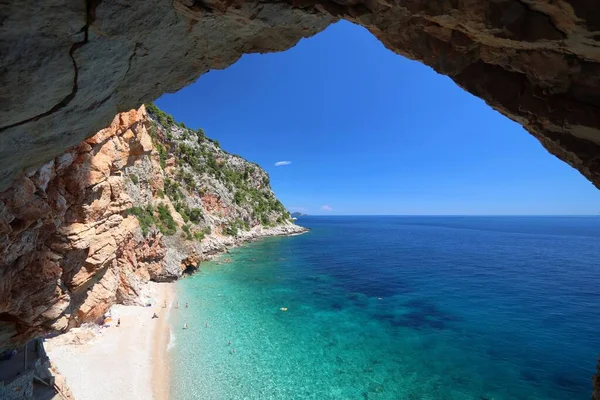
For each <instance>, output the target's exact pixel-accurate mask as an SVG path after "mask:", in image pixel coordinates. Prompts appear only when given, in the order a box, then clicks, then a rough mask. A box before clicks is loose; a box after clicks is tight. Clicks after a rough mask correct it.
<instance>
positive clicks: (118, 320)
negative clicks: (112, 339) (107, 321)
mask: <svg viewBox="0 0 600 400" xmlns="http://www.w3.org/2000/svg"><path fill="white" fill-rule="evenodd" d="M119 326H121V318H119V319H117V328H118V327H119Z"/></svg>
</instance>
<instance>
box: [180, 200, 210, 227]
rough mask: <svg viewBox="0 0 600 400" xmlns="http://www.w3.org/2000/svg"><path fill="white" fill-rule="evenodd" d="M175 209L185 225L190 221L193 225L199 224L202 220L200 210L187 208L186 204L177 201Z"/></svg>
mask: <svg viewBox="0 0 600 400" xmlns="http://www.w3.org/2000/svg"><path fill="white" fill-rule="evenodd" d="M175 209H176V210H177V212H178V213H179V214H180V215H181V218H183V220H184V221H185V222H186V223H187V222H190V221H191V222H192V223H194V224H199V223H200V222H201V221H202V220H203V219H204V213H203V212H202V209H200V208H189V207H188V206H187V205H186V204H183V203H181V202H179V201H178V202H177V203H175Z"/></svg>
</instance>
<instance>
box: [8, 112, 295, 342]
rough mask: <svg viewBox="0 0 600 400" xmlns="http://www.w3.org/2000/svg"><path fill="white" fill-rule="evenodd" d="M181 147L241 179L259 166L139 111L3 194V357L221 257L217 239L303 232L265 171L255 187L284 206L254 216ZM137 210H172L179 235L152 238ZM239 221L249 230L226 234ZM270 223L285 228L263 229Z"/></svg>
mask: <svg viewBox="0 0 600 400" xmlns="http://www.w3.org/2000/svg"><path fill="white" fill-rule="evenodd" d="M148 129H151V130H152V131H153V132H154V134H155V135H156V138H155V139H154V142H153V139H152V137H151V135H150V133H149V132H148ZM192 135H193V140H191V139H192ZM166 136H172V139H171V140H169V139H166V138H165V137H166ZM184 136H185V137H188V139H185V138H184ZM176 144H186V145H187V146H189V148H190V149H193V151H192V153H195V152H196V151H198V152H200V151H204V152H205V155H206V156H207V157H209V155H208V153H206V152H207V151H208V152H209V153H210V154H211V155H210V157H216V158H218V159H219V163H220V164H219V165H221V166H222V168H227V169H226V170H225V169H223V171H229V173H238V174H241V173H242V172H243V171H246V168H248V166H250V165H251V164H250V163H248V162H247V161H245V160H243V159H241V158H239V157H237V156H233V155H229V154H227V153H225V152H224V151H222V150H220V149H218V148H217V147H216V146H215V145H214V144H212V142H210V141H209V140H208V139H205V140H204V141H202V140H200V139H199V138H197V137H196V133H195V132H192V131H190V130H187V129H183V128H180V127H176V126H175V125H173V126H171V127H165V126H163V125H161V124H160V123H159V122H158V121H156V120H154V119H152V118H151V117H149V116H148V114H147V113H146V111H145V108H144V107H141V108H140V109H139V110H131V111H129V112H126V113H122V114H119V115H117V116H116V117H115V118H114V120H113V122H112V123H111V124H110V125H109V126H108V127H107V128H105V129H102V130H100V131H99V132H98V134H97V135H95V136H93V137H91V138H89V139H87V140H86V141H84V142H83V143H81V144H80V145H78V146H75V147H73V148H72V149H69V150H67V152H65V153H64V154H62V155H60V156H58V157H57V158H56V159H54V160H51V161H50V162H48V163H46V164H44V165H42V166H41V167H40V168H39V169H38V170H33V171H30V173H29V174H28V175H29V176H28V177H23V178H20V179H19V180H18V181H16V182H15V183H14V185H12V186H11V187H10V188H9V189H8V190H6V191H5V192H3V193H0V256H1V258H0V349H2V348H6V347H15V346H18V345H21V344H24V343H25V342H26V341H28V340H29V339H30V338H32V337H35V336H37V335H40V334H43V333H46V332H56V331H59V332H62V331H65V330H67V329H69V328H71V327H74V326H79V325H81V324H82V323H86V322H93V321H97V320H98V319H100V318H101V317H102V316H103V314H104V313H106V312H107V311H108V309H109V308H110V306H112V305H113V304H114V303H122V304H141V303H142V302H144V301H145V299H146V296H145V295H144V292H145V284H146V282H148V280H154V281H172V280H175V279H177V278H179V277H180V276H181V275H182V273H183V272H184V271H185V270H186V268H188V267H192V269H193V268H195V267H196V265H197V264H198V263H199V262H200V261H202V260H204V259H205V258H206V257H207V255H208V254H209V253H210V254H214V252H215V251H214V248H215V246H217V245H216V244H215V243H218V248H219V249H220V250H221V251H222V250H223V249H225V248H226V247H227V246H233V245H236V244H239V243H241V242H242V241H244V240H250V239H254V238H256V237H259V236H265V235H269V234H287V233H291V232H298V231H301V230H302V228H300V227H298V226H296V225H293V224H291V223H290V222H289V221H288V219H287V218H288V215H287V212H286V211H285V210H284V209H283V208H282V207H280V203H279V202H277V201H276V199H275V197H274V195H273V193H272V192H271V190H270V188H269V186H268V177H267V175H266V173H265V172H264V171H262V170H261V169H260V168H258V167H257V166H252V173H248V174H247V183H246V184H247V185H249V187H250V188H252V190H254V192H253V193H255V196H259V199H263V198H264V200H265V201H266V202H268V203H269V204H275V205H277V207H278V208H277V210H270V211H269V210H263V211H262V214H260V215H258V214H257V215H253V211H252V207H253V204H251V203H250V202H248V203H247V204H243V205H240V204H236V202H235V200H234V197H235V196H234V193H233V192H234V191H235V189H236V188H235V187H234V186H232V184H231V182H226V181H223V180H222V179H224V178H223V176H222V175H221V173H217V171H214V170H213V172H214V175H210V174H204V173H200V172H198V171H199V168H200V169H201V168H204V164H203V163H205V160H202V161H201V160H200V159H197V160H196V162H197V163H196V164H194V165H195V168H196V169H197V170H193V169H192V168H191V167H190V166H189V165H188V164H186V163H182V162H181V161H179V160H178V159H179V158H181V157H172V156H173V155H174V154H175V153H176V152H178V151H179V150H180V148H179V147H178V146H177V145H176ZM202 146H204V147H202ZM159 149H160V150H161V151H164V152H166V153H168V154H169V155H170V157H171V158H172V159H173V160H174V161H173V162H172V163H171V167H166V166H165V169H163V168H162V167H161V158H160V155H159V151H158V150H159ZM211 159H212V158H211ZM182 174H183V175H182ZM184 175H185V176H184ZM167 180H168V181H169V182H170V184H171V185H172V187H175V185H178V187H179V188H178V189H177V196H178V197H177V199H176V202H175V205H176V206H177V207H178V208H180V209H181V207H182V206H185V207H188V208H191V209H194V210H195V211H194V212H195V213H196V215H195V221H196V222H195V223H194V224H192V223H189V224H186V221H185V218H184V217H183V216H182V215H180V213H179V212H177V210H176V207H175V206H174V204H173V201H172V199H171V198H170V197H169V194H168V193H167V194H165V193H164V192H165V189H166V188H165V181H167ZM192 181H193V182H194V185H195V186H194V188H192V187H191V186H189V185H190V183H191V182H192ZM185 182H187V185H188V186H189V187H186V186H185ZM200 187H201V188H202V190H203V195H201V194H200V193H198V192H197V190H196V188H200ZM261 201H262V200H261ZM134 204H135V205H136V206H138V207H139V206H141V207H146V206H149V205H151V206H152V207H156V206H158V205H162V206H164V207H165V209H166V210H168V214H170V215H171V217H172V218H173V221H174V224H175V230H173V231H172V232H171V231H170V232H168V234H167V235H165V234H162V233H160V232H158V230H157V227H156V226H153V227H152V228H151V229H150V231H149V232H148V233H147V235H146V236H144V235H143V232H142V229H141V228H140V223H139V222H138V218H137V217H134V216H133V215H128V213H127V211H128V210H129V209H131V208H132V207H133V205H134ZM181 210H184V209H181ZM186 210H187V208H186ZM182 212H183V211H182ZM155 213H156V212H155ZM158 214H159V213H156V215H154V216H153V217H152V218H154V219H157V218H158V217H159V215H158ZM184 215H185V214H184ZM200 216H201V218H200ZM283 217H285V218H283ZM186 218H188V217H187V216H186ZM242 218H244V221H246V222H245V223H246V224H248V226H249V227H250V225H251V226H252V227H253V229H252V230H251V231H249V232H246V231H243V230H242V229H240V232H239V234H238V237H233V236H227V235H223V234H222V233H223V232H222V230H223V229H224V227H227V226H229V225H230V224H232V223H237V222H239V221H242ZM282 218H283V219H282ZM158 219H159V218H158ZM259 219H260V220H259ZM262 219H265V220H268V221H269V222H273V223H275V222H276V221H277V220H279V221H280V222H281V223H282V226H281V227H279V226H276V227H273V228H269V229H267V230H262V229H263V228H262V227H260V223H261V220H262ZM184 225H185V229H186V231H185V230H184V229H183V227H184ZM207 229H208V230H210V231H211V232H212V233H211V234H208V238H207V239H206V240H204V242H205V243H207V244H206V246H205V245H204V243H202V242H201V241H200V240H199V239H200V237H199V236H197V235H198V234H199V233H201V232H202V231H204V230H207ZM194 235H195V236H194ZM203 235H204V234H203Z"/></svg>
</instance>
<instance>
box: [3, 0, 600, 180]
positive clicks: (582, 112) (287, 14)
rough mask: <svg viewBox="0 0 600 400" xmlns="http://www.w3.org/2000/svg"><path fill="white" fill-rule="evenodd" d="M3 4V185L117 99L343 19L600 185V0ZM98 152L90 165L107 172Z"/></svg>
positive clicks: (120, 104) (135, 101)
mask: <svg viewBox="0 0 600 400" xmlns="http://www.w3.org/2000/svg"><path fill="white" fill-rule="evenodd" d="M0 15H2V16H3V20H2V24H1V26H0V46H1V47H2V50H3V51H2V55H1V57H2V65H3V66H5V68H2V69H1V70H0V82H1V85H2V88H3V89H4V90H3V91H2V93H0V105H1V107H0V121H2V122H1V126H0V191H2V190H6V189H7V188H8V186H9V185H10V184H11V182H12V181H13V180H14V179H17V178H22V177H24V176H26V175H27V174H28V173H30V171H32V169H33V170H37V169H38V168H39V167H40V166H41V165H43V164H45V163H47V162H49V161H50V160H52V159H54V158H55V157H57V156H59V155H60V154H61V153H63V152H64V151H65V150H66V149H67V148H69V147H71V146H75V145H78V144H79V143H80V142H81V141H82V140H83V139H85V138H86V137H89V136H91V135H92V134H94V133H95V132H97V131H98V130H99V129H101V128H103V127H104V126H106V125H107V124H108V123H109V122H110V120H111V118H113V116H114V115H115V114H116V113H117V112H121V111H126V110H129V109H132V108H136V107H138V106H139V105H140V104H142V103H143V102H147V101H150V100H153V99H154V98H156V97H158V96H159V95H161V94H162V93H165V92H171V91H174V90H177V89H179V88H181V87H183V86H185V85H186V84H189V83H190V82H193V81H194V80H195V79H196V78H198V76H200V75H201V74H203V73H205V72H207V71H208V70H209V69H219V68H225V67H227V66H228V65H230V64H232V63H233V62H235V61H236V60H237V59H238V58H239V57H240V56H241V55H242V54H245V53H256V52H269V51H281V50H285V49H287V48H289V47H291V46H293V45H294V44H295V43H296V42H297V41H298V40H299V39H301V38H303V37H308V36H311V35H314V34H315V33H317V32H319V31H321V30H322V29H324V28H325V27H326V26H327V25H329V24H330V23H332V22H335V21H336V20H338V19H342V18H343V19H347V20H349V21H352V22H354V23H357V24H359V25H362V26H364V27H366V28H367V29H368V30H369V31H371V32H372V33H373V34H374V35H375V36H376V37H378V38H379V39H380V40H381V41H382V42H383V43H384V44H385V45H386V46H387V47H388V48H389V49H390V50H392V51H394V52H396V53H398V54H401V55H404V56H406V57H409V58H411V59H415V60H419V61H421V62H423V63H425V64H427V65H429V66H431V67H433V68H434V69H435V70H436V71H438V72H440V73H442V74H445V75H448V76H450V77H451V78H452V79H453V80H454V81H455V82H456V83H457V84H458V85H460V86H461V87H463V88H464V89H465V90H467V91H469V92H471V93H473V94H474V95H476V96H479V97H481V98H482V99H484V100H485V101H486V102H487V103H488V104H489V105H491V106H492V107H494V108H495V109H497V110H498V111H500V112H501V113H503V114H504V115H506V116H507V117H509V118H511V119H513V120H515V121H517V122H518V123H520V124H522V125H523V126H524V127H525V128H526V129H527V130H528V131H529V132H530V133H531V134H532V135H534V136H535V137H536V138H537V139H538V140H539V141H540V142H541V143H542V145H543V146H544V147H545V148H546V149H548V151H550V152H551V153H552V154H555V155H556V156H558V157H559V158H561V159H562V160H564V161H566V162H567V163H569V164H570V165H572V166H573V167H575V168H577V169H578V170H579V171H580V172H581V173H582V174H583V175H585V176H586V177H587V178H588V179H589V180H590V181H592V182H593V183H594V184H595V185H596V186H599V187H600V162H599V159H598V157H599V154H600V151H599V146H600V131H599V130H600V67H599V61H600V46H599V45H598V43H599V39H600V36H599V33H598V32H600V17H599V16H600V5H599V4H598V2H597V1H595V0H555V1H546V0H521V1H516V0H491V1H488V0H473V1H457V0H436V1H431V0H405V1H391V2H390V1H385V0H369V1H366V0H352V1H342V0H336V1H322V0H306V1H300V2H288V1H278V0H270V1H262V2H253V1H234V2H230V1H221V0H214V1H209V2H206V1H199V0H174V1H173V0H148V1H143V2H135V4H129V3H119V2H107V1H97V2H88V3H86V2H76V3H72V2H62V1H43V2H34V1H25V2H23V1H17V0H9V1H5V2H3V3H2V4H0ZM140 149H143V145H142V147H140ZM97 161H98V164H97V165H95V166H94V168H93V169H92V171H91V172H90V173H89V174H90V176H94V175H102V174H105V173H106V170H105V167H106V165H103V164H102V160H100V159H99V160H97ZM50 173H51V168H49V169H48V170H47V174H46V176H40V177H39V179H47V177H48V176H49V175H48V174H50Z"/></svg>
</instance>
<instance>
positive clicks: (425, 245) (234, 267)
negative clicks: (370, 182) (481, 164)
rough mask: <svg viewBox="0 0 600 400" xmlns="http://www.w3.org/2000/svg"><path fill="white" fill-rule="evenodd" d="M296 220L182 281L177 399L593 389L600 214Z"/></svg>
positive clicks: (542, 395) (545, 395)
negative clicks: (279, 234) (286, 230)
mask: <svg viewBox="0 0 600 400" xmlns="http://www.w3.org/2000/svg"><path fill="white" fill-rule="evenodd" d="M298 222H299V223H300V224H302V225H305V226H307V227H309V228H311V229H312V230H311V232H310V233H308V234H305V235H301V236H296V237H288V238H270V239H265V240H262V241H260V242H256V243H252V244H249V245H247V246H245V247H243V248H238V249H234V250H232V251H231V253H230V254H227V255H225V256H223V257H222V258H221V259H220V260H221V262H210V263H206V264H203V265H202V267H201V271H200V272H199V273H198V274H197V275H194V276H193V277H191V278H188V279H184V280H182V281H179V282H178V283H177V284H176V285H177V289H178V292H179V293H178V300H179V301H180V304H184V303H185V302H188V303H189V304H190V308H188V309H184V308H180V309H179V310H177V311H176V312H173V313H172V315H171V322H172V324H173V326H174V327H176V328H175V329H174V341H173V342H172V344H173V346H172V349H171V350H170V354H171V358H172V360H171V362H172V366H173V371H174V376H173V377H172V386H171V391H172V398H174V399H192V398H195V399H449V400H452V399H457V400H458V399H477V400H483V399H490V400H491V399H494V400H501V399H502V400H504V399H545V400H546V399H589V397H590V392H591V376H592V374H593V373H594V369H595V361H596V357H597V355H598V353H599V352H600V337H598V335H597V333H598V331H599V330H600V311H599V308H598V301H599V300H600V294H599V293H600V292H599V291H598V286H599V284H600V268H599V267H598V260H599V259H600V257H599V256H600V250H598V246H597V244H598V239H599V238H600V218H596V217H304V218H301V219H300V220H299V221H298ZM227 257H229V258H231V259H232V260H233V261H232V262H230V263H225V262H222V260H224V259H225V258H227ZM282 307H287V309H288V310H287V311H282V310H281V308H282ZM184 322H187V323H188V325H189V329H188V330H182V329H180V327H181V326H182V325H183V323H184ZM206 322H208V323H209V326H208V327H206ZM228 341H231V342H232V345H231V346H229V345H228ZM234 348H235V353H232V351H233V349H234Z"/></svg>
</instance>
